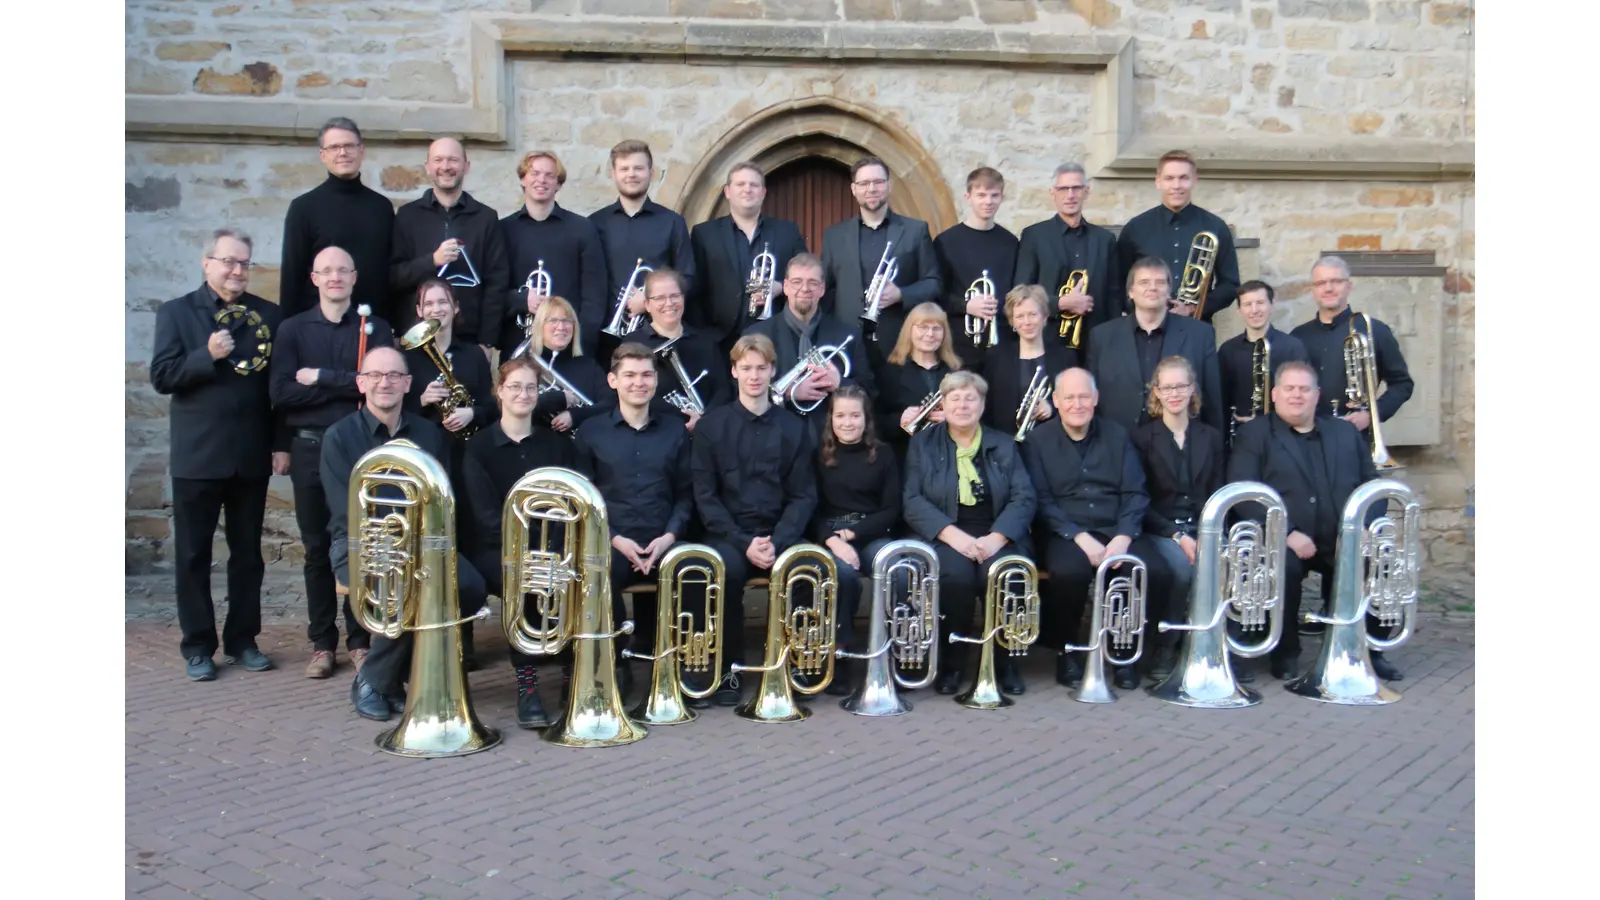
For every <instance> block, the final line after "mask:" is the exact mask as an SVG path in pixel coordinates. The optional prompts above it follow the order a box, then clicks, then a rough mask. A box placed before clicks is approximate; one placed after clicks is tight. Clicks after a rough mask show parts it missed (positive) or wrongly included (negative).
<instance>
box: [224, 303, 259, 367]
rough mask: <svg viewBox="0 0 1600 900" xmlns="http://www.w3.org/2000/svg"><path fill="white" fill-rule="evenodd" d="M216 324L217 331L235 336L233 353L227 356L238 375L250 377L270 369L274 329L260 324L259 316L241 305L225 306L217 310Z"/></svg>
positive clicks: (229, 363) (228, 361)
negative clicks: (268, 364)
mask: <svg viewBox="0 0 1600 900" xmlns="http://www.w3.org/2000/svg"><path fill="white" fill-rule="evenodd" d="M241 319H242V320H243V322H244V326H243V328H242V329H241V328H240V325H239V322H240V320H241ZM216 324H217V330H218V331H226V332H228V333H229V334H231V335H233V352H232V353H229V354H228V359H227V363H228V365H231V366H233V370H234V371H235V372H237V373H239V374H240V375H249V374H250V373H251V372H259V371H261V370H262V369H265V368H266V367H267V360H268V359H271V358H272V329H270V328H268V327H267V323H266V322H263V321H261V314H260V313H258V312H256V311H255V310H253V309H250V308H249V307H247V306H240V305H238V304H235V305H232V306H225V307H223V308H222V309H220V310H218V311H217V315H216ZM239 332H242V333H239Z"/></svg>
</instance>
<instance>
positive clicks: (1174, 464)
mask: <svg viewBox="0 0 1600 900" xmlns="http://www.w3.org/2000/svg"><path fill="white" fill-rule="evenodd" d="M1184 441H1185V442H1186V445H1185V449H1186V450H1188V452H1189V497H1190V499H1191V500H1192V501H1193V502H1194V505H1195V510H1194V515H1195V518H1196V520H1198V519H1199V516H1200V511H1201V510H1203V509H1205V505H1206V501H1207V500H1209V499H1210V498H1211V495H1212V494H1215V493H1216V492H1217V491H1219V490H1221V489H1222V486H1223V485H1224V484H1226V483H1227V477H1226V474H1225V472H1226V463H1227V460H1226V458H1225V457H1224V455H1223V450H1222V432H1220V431H1218V430H1217V429H1215V428H1212V427H1211V426H1210V425H1207V424H1206V423H1204V422H1199V421H1195V420H1194V419H1190V420H1189V429H1188V432H1187V437H1185V438H1184ZM1133 443H1134V446H1135V447H1137V448H1138V450H1139V461H1140V462H1141V463H1142V464H1143V466H1144V479H1145V480H1144V486H1145V491H1146V493H1148V494H1149V495H1150V506H1149V508H1148V509H1146V510H1145V514H1144V530H1145V531H1148V532H1150V533H1151V534H1153V535H1156V536H1158V537H1172V536H1173V535H1174V534H1176V533H1177V532H1178V531H1179V529H1178V526H1177V524H1176V523H1175V522H1173V521H1172V519H1173V516H1174V512H1173V504H1174V503H1175V502H1176V498H1177V496H1178V448H1177V446H1175V445H1174V444H1173V442H1172V432H1170V431H1168V430H1167V425H1166V423H1165V422H1163V421H1161V420H1160V419H1152V420H1150V421H1148V422H1146V423H1144V424H1143V425H1140V426H1139V427H1138V428H1137V429H1136V430H1135V431H1134V432H1133ZM1185 530H1186V531H1191V532H1192V531H1193V530H1194V529H1192V528H1191V529H1185Z"/></svg>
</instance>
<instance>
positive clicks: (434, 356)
mask: <svg viewBox="0 0 1600 900" xmlns="http://www.w3.org/2000/svg"><path fill="white" fill-rule="evenodd" d="M443 327H444V326H442V325H440V324H439V320H438V319H423V320H422V321H420V322H418V323H417V324H415V325H413V326H411V327H410V328H408V329H406V333H405V334H404V335H403V336H401V338H400V346H401V348H403V349H406V350H418V349H420V350H421V351H422V352H423V353H424V354H426V355H427V357H428V360H429V361H430V362H432V363H433V365H434V367H435V368H437V369H438V370H439V377H438V378H436V379H434V380H435V381H437V382H439V383H440V384H442V385H444V386H445V388H446V389H448V390H449V392H450V393H449V394H448V395H447V396H446V397H445V398H444V399H443V400H441V401H439V420H440V421H441V422H442V421H444V420H445V419H448V418H450V416H451V415H453V414H454V413H455V411H456V410H458V409H470V408H471V407H472V395H471V394H469V393H467V388H466V385H463V384H462V383H461V382H460V381H459V380H457V379H456V375H455V368H454V367H453V366H452V365H451V364H450V360H449V359H448V358H446V357H445V355H444V352H443V351H442V350H440V349H439V340H438V338H439V331H440V329H441V328H443ZM473 352H474V353H476V352H477V351H476V350H474V351H473ZM479 425H480V423H479V422H477V421H472V422H469V423H468V424H467V427H465V428H463V429H461V430H460V431H458V432H456V433H455V434H456V436H457V437H462V438H465V437H470V436H471V435H472V433H473V432H475V431H477V430H478V427H479Z"/></svg>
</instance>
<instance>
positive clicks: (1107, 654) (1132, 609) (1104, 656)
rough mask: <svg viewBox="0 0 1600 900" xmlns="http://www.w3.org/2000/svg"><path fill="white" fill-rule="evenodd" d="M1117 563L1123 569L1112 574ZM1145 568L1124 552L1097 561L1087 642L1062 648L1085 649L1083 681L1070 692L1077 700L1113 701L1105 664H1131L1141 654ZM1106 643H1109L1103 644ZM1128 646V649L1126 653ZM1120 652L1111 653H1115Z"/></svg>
mask: <svg viewBox="0 0 1600 900" xmlns="http://www.w3.org/2000/svg"><path fill="white" fill-rule="evenodd" d="M1118 564H1123V565H1126V566H1127V567H1128V568H1127V571H1125V572H1123V573H1122V574H1120V575H1112V574H1111V573H1112V571H1113V570H1114V569H1115V567H1116V566H1117V565H1118ZM1148 578H1149V570H1148V569H1147V568H1146V566H1145V564H1144V560H1142V559H1140V558H1139V557H1137V556H1133V555H1131V554H1128V553H1119V554H1117V555H1115V556H1107V557H1106V558H1105V559H1103V560H1101V561H1100V568H1099V569H1098V570H1097V571H1096V572H1095V576H1094V607H1093V609H1092V610H1091V611H1090V615H1089V645H1088V646H1086V647H1075V646H1073V645H1071V644H1068V645H1066V646H1065V647H1063V648H1062V649H1063V650H1066V651H1069V652H1071V651H1087V652H1088V654H1089V659H1088V663H1087V665H1085V666H1084V669H1083V684H1082V685H1080V686H1079V687H1078V689H1077V690H1076V691H1075V692H1073V693H1072V699H1074V700H1077V701H1078V702H1080V703H1115V702H1116V700H1117V695H1116V694H1115V693H1113V692H1112V690H1111V683H1110V681H1109V680H1108V679H1107V678H1106V664H1107V663H1109V664H1111V665H1113V666H1119V667H1120V666H1131V665H1133V664H1134V663H1136V662H1138V661H1139V657H1140V656H1143V655H1144V611H1145V596H1146V588H1145V585H1146V583H1147V580H1148ZM1107 645H1109V647H1108V646H1107ZM1129 648H1132V652H1131V653H1129V652H1128V650H1129ZM1118 652H1120V653H1122V654H1123V655H1120V656H1118V655H1114V654H1116V653H1118Z"/></svg>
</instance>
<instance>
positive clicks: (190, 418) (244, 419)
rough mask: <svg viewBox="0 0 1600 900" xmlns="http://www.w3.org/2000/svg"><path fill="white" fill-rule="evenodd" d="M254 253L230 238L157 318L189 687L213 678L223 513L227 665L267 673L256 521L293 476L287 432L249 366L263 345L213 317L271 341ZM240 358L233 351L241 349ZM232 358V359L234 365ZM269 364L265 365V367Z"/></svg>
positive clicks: (157, 367)
mask: <svg viewBox="0 0 1600 900" xmlns="http://www.w3.org/2000/svg"><path fill="white" fill-rule="evenodd" d="M251 250H252V244H251V241H250V238H249V237H248V236H247V235H245V234H244V233H243V232H240V231H235V230H233V229H231V228H223V229H219V230H217V231H216V232H214V233H213V234H212V236H211V245H210V247H209V248H208V249H207V250H206V252H205V255H204V257H203V258H202V259H201V261H200V268H201V270H202V271H203V272H204V274H205V282H204V283H203V284H201V285H200V287H199V289H197V290H195V291H192V292H190V293H188V294H185V295H184V296H182V297H179V298H177V299H176V300H168V301H167V302H166V303H163V304H162V305H161V308H160V309H159V310H157V311H156V337H155V349H154V352H153V353H152V354H151V357H150V383H151V385H153V386H154V387H155V389H156V392H157V393H159V394H166V395H168V396H170V397H171V398H172V406H171V410H170V412H169V413H168V419H169V421H170V422H171V428H172V433H171V442H170V443H171V447H172V462H171V469H172V531H173V545H174V555H175V557H176V560H175V562H176V566H175V568H176V570H177V571H176V580H177V592H178V627H179V628H180V629H181V630H182V632H183V637H182V639H181V641H180V643H179V648H180V649H181V650H182V652H183V656H184V659H185V660H187V662H188V676H189V678H190V680H193V681H212V680H215V679H216V677H217V668H216V665H215V664H214V663H213V662H212V661H211V657H212V654H214V653H216V652H217V620H216V612H215V607H214V606H213V605H212V601H211V539H212V535H213V534H214V533H215V532H216V530H217V517H218V515H219V514H221V512H222V511H223V510H227V520H226V527H225V534H226V535H227V539H228V616H227V619H226V620H225V621H224V622H223V625H222V652H223V654H224V656H223V661H224V662H226V663H228V664H229V665H242V666H243V667H244V668H245V669H246V670H248V671H251V672H263V671H266V670H267V669H270V668H272V661H271V660H269V659H267V657H266V655H265V654H263V653H262V652H261V651H260V650H258V649H257V648H256V635H258V634H260V633H261V577H262V575H263V573H264V572H265V567H264V566H263V565H262V562H261V522H262V518H263V516H264V515H265V513H266V508H267V479H268V478H269V477H270V476H271V475H272V474H273V473H276V474H279V475H282V474H285V473H287V472H288V471H289V446H288V432H287V431H285V430H284V429H281V428H278V427H276V420H275V417H274V415H273V412H272V400H271V398H270V396H269V394H268V390H267V370H266V368H265V366H264V365H262V366H260V367H256V366H254V363H255V361H256V360H257V359H259V358H260V357H261V356H262V355H263V354H261V353H260V352H259V344H260V342H261V339H260V338H259V337H258V336H257V335H256V331H255V328H253V327H250V325H249V323H248V322H247V320H246V319H244V318H234V319H230V320H228V321H227V323H226V325H225V326H224V327H221V328H219V327H218V325H217V321H216V316H217V313H218V312H220V311H221V310H223V309H224V308H227V307H231V306H242V307H244V308H245V310H247V311H248V312H249V313H250V314H254V315H255V316H258V317H259V318H260V324H261V325H263V326H265V327H266V329H267V330H268V332H269V333H270V334H272V335H276V334H277V333H278V325H279V323H280V322H281V321H282V318H281V316H280V315H279V312H278V307H277V306H276V305H274V304H272V303H268V302H267V301H265V300H263V299H261V298H260V297H257V296H255V295H254V294H250V293H246V290H245V289H246V288H247V287H249V284H250V269H251V267H252V266H253V265H254V263H252V262H251V260H250V254H251ZM236 348H237V350H236ZM230 359H237V360H238V361H239V362H240V363H241V364H242V367H236V366H235V365H234V364H233V363H232V362H230ZM262 362H263V363H264V362H265V360H262Z"/></svg>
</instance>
